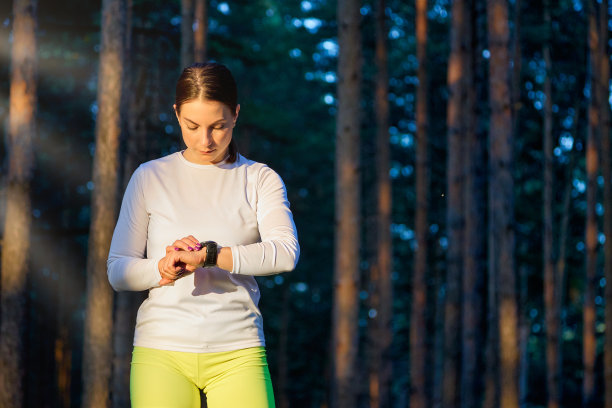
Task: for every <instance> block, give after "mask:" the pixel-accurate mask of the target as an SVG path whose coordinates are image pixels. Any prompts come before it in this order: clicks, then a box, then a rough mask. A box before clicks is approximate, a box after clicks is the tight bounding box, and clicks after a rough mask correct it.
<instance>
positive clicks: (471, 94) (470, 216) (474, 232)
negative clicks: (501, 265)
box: [460, 1, 486, 408]
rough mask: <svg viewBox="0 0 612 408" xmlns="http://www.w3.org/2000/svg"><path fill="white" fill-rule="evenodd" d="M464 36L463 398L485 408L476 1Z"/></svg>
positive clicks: (469, 405)
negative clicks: (482, 388) (482, 387)
mask: <svg viewBox="0 0 612 408" xmlns="http://www.w3.org/2000/svg"><path fill="white" fill-rule="evenodd" d="M465 6H466V11H465V16H466V17H465V18H466V28H465V30H464V32H465V34H464V37H465V41H466V48H465V57H464V63H463V65H464V66H465V76H466V80H465V83H466V98H465V101H464V103H463V121H464V126H465V146H466V148H465V149H464V152H463V160H464V162H463V166H464V170H463V171H464V174H465V182H464V193H463V199H464V219H465V229H464V239H463V276H462V292H463V299H462V301H461V305H462V308H461V310H462V312H461V371H460V372H461V378H460V384H461V387H460V398H461V404H460V406H461V407H462V408H476V407H479V406H480V397H479V395H480V393H479V386H480V378H481V376H478V375H474V373H477V372H480V370H479V367H480V362H481V360H480V356H481V353H480V350H481V349H482V345H483V343H482V341H481V339H482V337H483V336H482V332H481V322H482V316H483V314H482V310H483V308H482V296H481V293H482V285H483V283H484V274H485V269H484V265H485V252H486V247H485V240H484V237H483V234H482V231H483V228H484V226H485V219H484V214H485V206H484V205H483V203H484V202H485V193H484V191H485V190H484V183H483V177H484V173H485V172H486V169H483V167H484V165H483V163H484V143H483V142H484V141H483V140H482V137H481V134H480V133H479V132H478V127H477V113H476V95H477V87H476V82H475V81H476V75H475V70H474V69H475V67H476V61H477V59H476V55H475V50H476V48H477V42H476V31H475V26H476V21H477V18H478V15H477V13H476V11H475V8H474V7H473V1H467V2H466V4H465Z"/></svg>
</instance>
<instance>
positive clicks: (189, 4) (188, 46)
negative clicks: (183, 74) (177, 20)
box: [180, 0, 194, 70]
mask: <svg viewBox="0 0 612 408" xmlns="http://www.w3.org/2000/svg"><path fill="white" fill-rule="evenodd" d="M193 1H194V0H181V67H180V69H181V70H183V68H185V67H186V66H188V65H191V64H192V63H193V62H194V60H193V57H194V54H193V50H194V48H193V46H194V44H193V37H194V36H193V11H194V5H193Z"/></svg>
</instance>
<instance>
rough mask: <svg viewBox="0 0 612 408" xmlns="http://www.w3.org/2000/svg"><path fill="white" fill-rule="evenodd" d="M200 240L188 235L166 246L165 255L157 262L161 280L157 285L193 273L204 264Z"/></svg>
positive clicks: (204, 255)
mask: <svg viewBox="0 0 612 408" xmlns="http://www.w3.org/2000/svg"><path fill="white" fill-rule="evenodd" d="M201 249H202V246H201V245H200V242H199V241H198V240H197V239H195V237H193V235H190V236H188V237H184V238H182V239H179V240H176V241H174V243H173V244H172V245H170V246H167V247H166V256H165V257H163V258H162V259H160V261H159V263H158V269H159V273H160V275H161V277H162V278H161V280H160V281H159V285H160V286H163V285H167V284H169V283H172V282H174V281H175V280H177V279H179V278H181V277H183V276H186V275H189V274H190V273H193V271H195V270H196V269H197V268H198V267H200V266H202V265H203V264H204V260H205V258H206V251H203V252H202V251H201Z"/></svg>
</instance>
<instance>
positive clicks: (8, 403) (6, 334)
mask: <svg viewBox="0 0 612 408" xmlns="http://www.w3.org/2000/svg"><path fill="white" fill-rule="evenodd" d="M13 16H14V22H13V46H12V52H11V85H10V102H9V103H10V105H9V129H8V144H7V151H8V161H9V163H8V174H7V178H6V180H7V186H6V215H5V222H4V231H3V235H2V269H1V271H0V272H1V273H2V286H1V288H2V292H1V293H0V296H1V298H2V301H1V302H2V303H1V313H2V315H1V320H0V406H2V407H7V408H11V407H21V406H22V405H23V402H24V394H23V393H24V389H25V386H24V384H23V377H24V374H25V369H24V357H25V355H24V353H25V348H24V334H25V325H26V319H25V318H26V281H27V276H28V272H29V271H28V270H29V263H28V259H29V257H28V252H29V249H30V226H31V223H32V215H31V214H32V211H31V201H30V183H31V180H32V169H33V166H34V158H33V145H32V144H33V139H34V135H35V133H36V127H35V126H36V123H35V121H36V119H35V117H36V102H37V83H36V77H37V58H36V1H30V0H15V1H14V2H13Z"/></svg>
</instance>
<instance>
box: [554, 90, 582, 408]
mask: <svg viewBox="0 0 612 408" xmlns="http://www.w3.org/2000/svg"><path fill="white" fill-rule="evenodd" d="M580 101H581V98H576V108H575V114H574V122H573V123H574V126H573V135H574V139H576V138H577V137H578V131H577V129H578V119H579V116H578V113H579V111H580ZM575 156H576V153H575V152H574V151H571V152H569V163H568V164H567V167H566V169H565V191H564V193H563V215H562V216H561V223H560V227H559V240H558V242H557V245H558V248H559V249H558V254H559V255H558V256H557V261H556V262H557V263H556V265H555V269H556V271H557V280H556V282H555V283H556V285H557V287H556V289H555V293H556V298H555V301H556V305H555V307H556V309H557V311H558V313H559V315H560V316H562V314H561V312H562V311H563V305H564V304H565V283H566V280H567V278H566V277H567V262H566V259H567V245H568V242H567V238H568V235H569V226H570V215H571V204H572V199H571V198H572V189H573V185H572V180H573V170H574V166H575ZM562 328H563V321H562V320H561V318H559V337H561V338H560V339H559V348H558V349H557V356H556V358H557V369H558V372H559V390H558V395H559V400H560V401H563V387H562V385H563V344H562V334H563V330H562Z"/></svg>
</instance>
